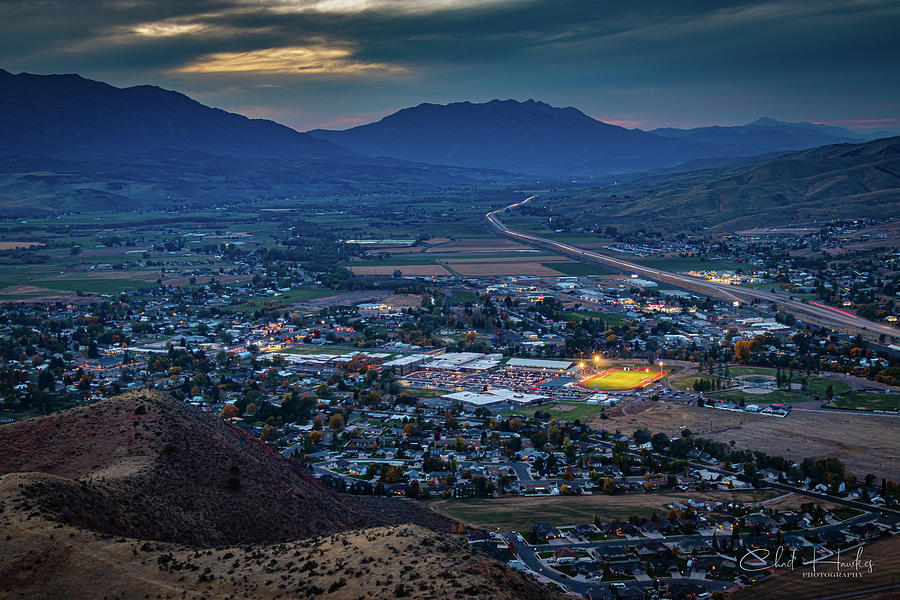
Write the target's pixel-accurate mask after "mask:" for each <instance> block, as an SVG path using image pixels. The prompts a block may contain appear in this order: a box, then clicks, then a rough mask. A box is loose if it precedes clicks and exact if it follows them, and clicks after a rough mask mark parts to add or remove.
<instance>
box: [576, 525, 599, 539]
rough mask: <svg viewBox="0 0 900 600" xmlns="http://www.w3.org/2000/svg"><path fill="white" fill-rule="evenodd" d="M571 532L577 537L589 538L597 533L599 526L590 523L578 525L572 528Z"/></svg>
mask: <svg viewBox="0 0 900 600" xmlns="http://www.w3.org/2000/svg"><path fill="white" fill-rule="evenodd" d="M570 533H571V535H573V536H575V537H577V538H582V539H587V538H589V537H590V536H592V535H594V534H595V533H597V528H596V527H594V526H593V525H591V524H590V523H588V524H585V525H576V526H575V527H573V528H572V529H571V530H570Z"/></svg>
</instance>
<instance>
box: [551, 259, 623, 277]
mask: <svg viewBox="0 0 900 600" xmlns="http://www.w3.org/2000/svg"><path fill="white" fill-rule="evenodd" d="M542 264H543V265H544V266H545V267H548V268H550V269H554V270H556V271H559V272H560V273H564V274H566V275H571V276H573V277H582V276H585V275H612V274H613V273H614V271H612V270H611V269H606V268H603V267H601V266H598V265H589V264H587V263H583V262H551V263H542Z"/></svg>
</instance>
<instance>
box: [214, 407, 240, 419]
mask: <svg viewBox="0 0 900 600" xmlns="http://www.w3.org/2000/svg"><path fill="white" fill-rule="evenodd" d="M219 416H220V417H222V418H223V419H231V418H233V417H239V416H241V410H240V409H239V408H238V407H237V406H235V405H234V404H226V405H225V407H224V408H222V412H221V413H220V414H219Z"/></svg>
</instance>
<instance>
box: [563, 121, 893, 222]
mask: <svg viewBox="0 0 900 600" xmlns="http://www.w3.org/2000/svg"><path fill="white" fill-rule="evenodd" d="M559 208H560V209H562V213H563V214H566V215H571V217H570V218H573V220H578V219H588V220H589V222H594V220H596V221H598V222H600V221H602V222H603V223H604V224H606V223H614V224H615V223H621V224H634V225H638V224H640V225H646V223H648V222H652V223H655V224H657V225H658V226H663V227H669V228H676V229H677V228H683V227H685V226H687V227H691V228H697V227H700V226H707V227H710V228H715V229H719V230H739V229H743V228H751V227H757V226H769V225H785V224H788V223H807V222H812V221H815V220H829V219H833V218H837V217H843V218H859V217H883V216H885V215H891V214H897V211H898V208H900V138H896V137H895V138H886V139H881V140H875V141H873V142H867V143H864V144H836V145H832V146H822V147H819V148H813V149H811V150H806V151H803V152H798V153H794V154H788V155H784V156H781V157H778V158H774V159H768V160H766V161H764V162H759V163H755V164H751V165H743V166H739V167H727V168H722V169H708V170H702V171H696V172H692V173H684V174H670V175H661V176H656V177H650V178H646V179H641V180H639V181H636V182H633V183H628V184H625V185H622V186H618V187H616V188H615V189H605V190H592V191H590V192H583V193H580V194H579V195H578V196H576V197H575V198H572V199H569V200H566V201H564V202H561V203H560V207H559ZM554 212H556V210H554Z"/></svg>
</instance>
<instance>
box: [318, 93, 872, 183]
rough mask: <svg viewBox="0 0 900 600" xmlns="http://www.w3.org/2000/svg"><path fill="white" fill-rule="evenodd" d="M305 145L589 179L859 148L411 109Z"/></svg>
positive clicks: (779, 136) (480, 109) (433, 107)
mask: <svg viewBox="0 0 900 600" xmlns="http://www.w3.org/2000/svg"><path fill="white" fill-rule="evenodd" d="M308 133H309V134H310V135H312V136H315V137H318V138H321V139H324V140H328V141H331V142H334V143H335V144H338V145H341V146H343V147H345V148H348V149H350V150H353V151H354V152H358V153H360V154H366V155H370V156H391V157H394V158H401V159H405V160H414V161H419V162H429V163H435V164H442V165H455V166H460V167H481V168H494V169H502V170H505V171H510V172H512V173H535V174H541V175H557V176H562V175H597V174H609V173H628V172H635V171H647V170H650V169H655V168H661V167H671V166H674V165H677V164H679V163H682V162H684V161H688V160H692V159H698V158H715V157H735V156H752V155H758V154H765V153H768V152H775V151H786V150H800V149H805V148H811V147H814V146H821V145H824V144H834V143H838V142H860V141H864V140H865V138H863V137H862V136H860V135H859V134H855V133H853V132H851V131H849V130H846V129H842V128H839V127H829V126H825V125H815V124H811V123H784V122H781V121H776V120H774V119H769V118H763V119H759V120H757V121H754V122H752V123H748V124H747V125H742V126H734V127H701V128H697V129H687V130H685V129H655V130H653V131H642V130H640V129H625V128H623V127H619V126H617V125H611V124H609V123H604V122H602V121H599V120H597V119H594V118H592V117H589V116H588V115H586V114H584V113H583V112H581V111H579V110H577V109H575V108H572V107H568V108H556V107H553V106H550V105H549V104H546V103H544V102H536V101H534V100H528V101H526V102H517V101H515V100H492V101H490V102H486V103H481V104H473V103H471V102H456V103H453V104H447V105H437V104H420V105H419V106H416V107H413V108H407V109H403V110H401V111H398V112H396V113H394V114H391V115H389V116H387V117H384V118H383V119H381V120H380V121H377V122H375V123H369V124H367V125H360V126H358V127H353V128H351V129H346V130H343V131H329V130H323V129H314V130H312V131H309V132H308Z"/></svg>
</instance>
